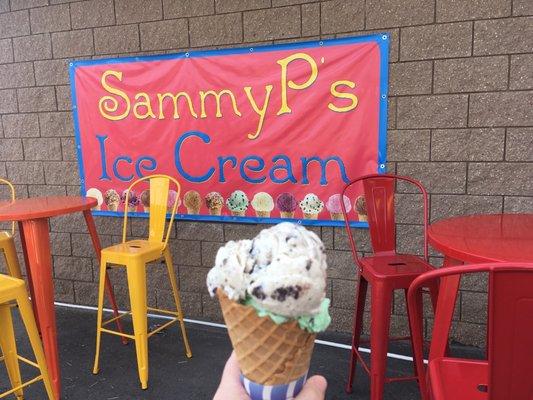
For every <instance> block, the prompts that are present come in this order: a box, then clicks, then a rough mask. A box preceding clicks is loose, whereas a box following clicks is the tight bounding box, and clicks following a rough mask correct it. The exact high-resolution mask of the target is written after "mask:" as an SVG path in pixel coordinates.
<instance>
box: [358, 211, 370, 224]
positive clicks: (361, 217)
mask: <svg viewBox="0 0 533 400" xmlns="http://www.w3.org/2000/svg"><path fill="white" fill-rule="evenodd" d="M357 217H358V219H359V221H360V222H367V221H368V216H367V215H366V214H359V213H358V214H357Z"/></svg>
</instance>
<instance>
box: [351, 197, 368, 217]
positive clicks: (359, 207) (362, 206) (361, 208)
mask: <svg viewBox="0 0 533 400" xmlns="http://www.w3.org/2000/svg"><path fill="white" fill-rule="evenodd" d="M354 208H355V212H356V213H357V216H358V218H359V221H361V222H366V221H368V215H367V212H366V200H365V196H359V197H358V198H357V199H355V204H354Z"/></svg>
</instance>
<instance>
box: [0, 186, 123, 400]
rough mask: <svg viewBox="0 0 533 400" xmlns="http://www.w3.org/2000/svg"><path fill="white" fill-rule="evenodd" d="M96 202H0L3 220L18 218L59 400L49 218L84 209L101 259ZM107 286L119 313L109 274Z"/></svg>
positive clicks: (75, 199)
mask: <svg viewBox="0 0 533 400" xmlns="http://www.w3.org/2000/svg"><path fill="white" fill-rule="evenodd" d="M96 204H97V201H96V200H95V199H92V198H86V197H71V196H60V197H39V198H30V199H19V200H13V201H3V202H0V221H18V224H19V229H20V237H21V242H22V248H23V251H24V261H25V263H26V273H27V275H28V283H29V287H30V293H31V298H32V303H33V309H34V312H35V314H36V315H35V316H36V319H37V323H38V326H39V330H40V332H41V336H42V339H43V346H44V352H45V356H46V361H47V364H48V369H49V372H50V377H51V379H52V385H53V389H54V392H55V396H56V398H57V399H59V398H60V395H61V381H60V374H59V355H58V349H57V336H56V319H55V310H54V284H53V276H52V255H51V252H50V234H49V232H48V219H49V218H50V217H55V216H59V215H65V214H71V213H75V212H80V211H81V212H83V215H84V217H85V222H86V223H87V228H88V230H89V233H90V235H91V240H92V243H93V246H94V250H95V251H96V255H97V257H98V259H100V252H101V245H100V239H99V238H98V234H97V232H96V226H95V224H94V220H93V217H92V215H91V208H92V207H94V206H96ZM106 287H107V291H108V295H109V299H110V300H111V304H112V305H113V309H114V312H115V314H116V315H118V312H117V306H116V302H115V297H114V294H113V288H112V286H111V284H110V282H109V278H108V277H106ZM119 330H120V326H119Z"/></svg>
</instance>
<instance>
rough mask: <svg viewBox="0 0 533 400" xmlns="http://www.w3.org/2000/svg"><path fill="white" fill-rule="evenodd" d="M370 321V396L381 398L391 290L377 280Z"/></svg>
mask: <svg viewBox="0 0 533 400" xmlns="http://www.w3.org/2000/svg"><path fill="white" fill-rule="evenodd" d="M371 290H372V298H371V310H370V314H371V323H370V349H371V353H370V398H371V400H382V399H383V389H384V386H385V373H386V369H387V350H388V345H389V327H390V318H391V308H392V294H393V291H392V289H391V288H389V287H388V286H386V285H384V284H382V283H380V282H377V283H375V284H372V286H371Z"/></svg>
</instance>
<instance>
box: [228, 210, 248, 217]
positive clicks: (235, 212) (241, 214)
mask: <svg viewBox="0 0 533 400" xmlns="http://www.w3.org/2000/svg"><path fill="white" fill-rule="evenodd" d="M245 214H246V211H232V212H231V215H233V216H235V217H244V215H245Z"/></svg>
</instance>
